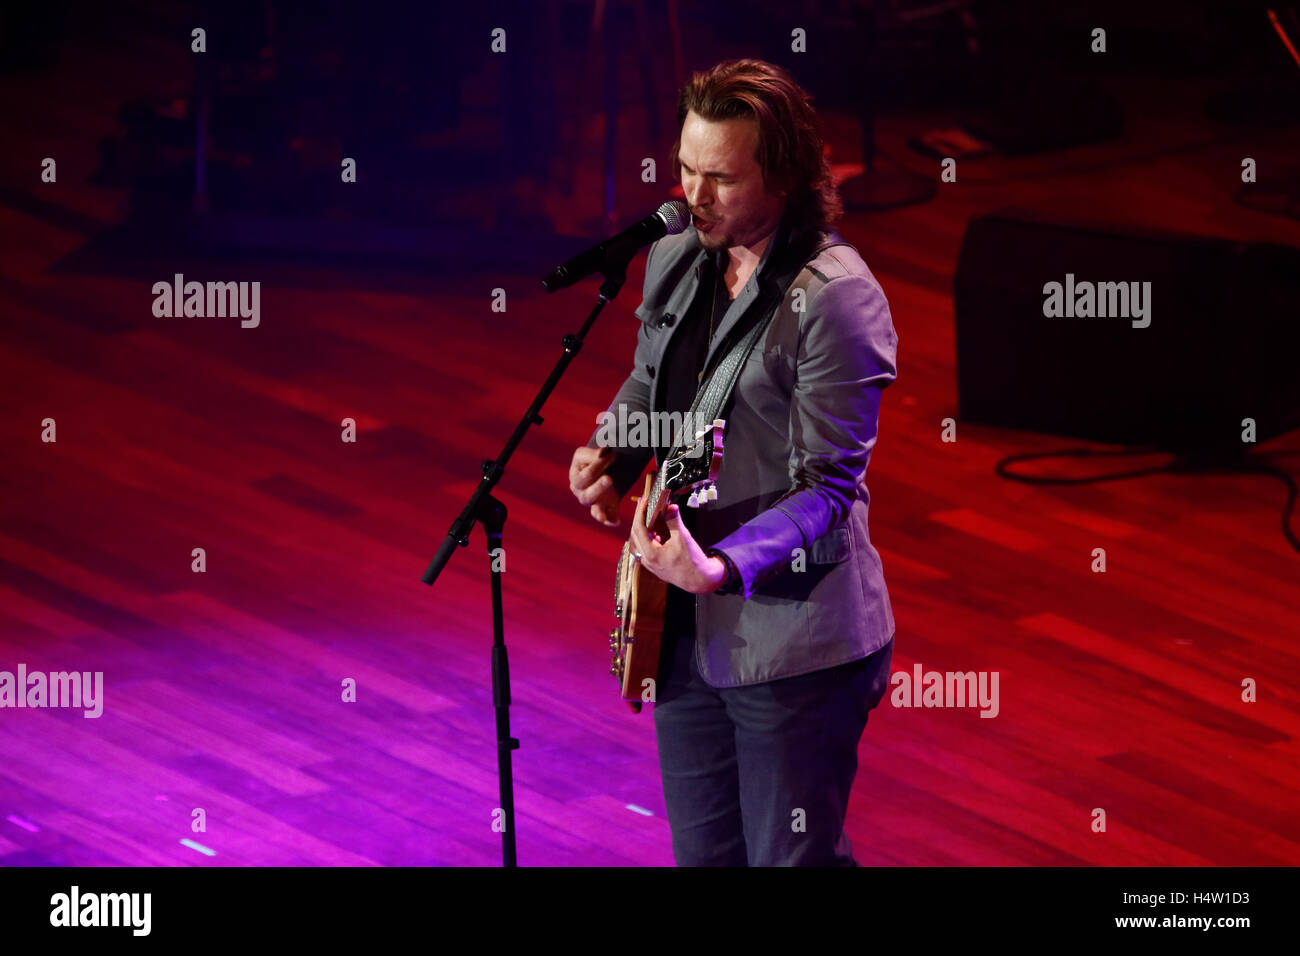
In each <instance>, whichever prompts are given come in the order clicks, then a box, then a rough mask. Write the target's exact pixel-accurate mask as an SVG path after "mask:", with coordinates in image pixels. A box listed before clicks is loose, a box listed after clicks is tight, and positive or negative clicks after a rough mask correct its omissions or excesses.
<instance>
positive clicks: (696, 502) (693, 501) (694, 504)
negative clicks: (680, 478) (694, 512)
mask: <svg viewBox="0 0 1300 956" xmlns="http://www.w3.org/2000/svg"><path fill="white" fill-rule="evenodd" d="M699 506H700V496H699V492H695V491H692V492H691V496H690V497H689V498H687V499H686V507H688V508H698V507H699Z"/></svg>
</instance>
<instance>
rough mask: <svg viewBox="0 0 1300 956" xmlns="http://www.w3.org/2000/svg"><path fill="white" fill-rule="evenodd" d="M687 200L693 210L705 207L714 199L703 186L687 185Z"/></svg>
mask: <svg viewBox="0 0 1300 956" xmlns="http://www.w3.org/2000/svg"><path fill="white" fill-rule="evenodd" d="M685 192H686V202H687V203H688V204H689V205H690V207H691V209H692V211H694V210H696V209H703V208H704V207H705V206H707V205H708V204H709V202H710V201H711V200H712V198H713V197H712V196H710V195H709V194H708V192H706V191H705V189H704V187H703V186H696V187H695V188H694V189H692V188H690V187H687V188H686V190H685Z"/></svg>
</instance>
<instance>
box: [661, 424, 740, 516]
mask: <svg viewBox="0 0 1300 956" xmlns="http://www.w3.org/2000/svg"><path fill="white" fill-rule="evenodd" d="M726 427H727V423H726V422H724V421H723V420H722V419H721V418H715V419H714V420H713V424H712V425H710V426H708V427H707V428H703V429H701V430H700V431H698V432H696V433H695V438H694V440H693V441H692V442H691V443H690V444H689V445H687V446H686V447H685V448H684V449H683V450H682V452H681V454H680V455H676V456H675V457H673V458H669V459H668V460H667V461H665V462H664V466H663V471H664V490H665V491H667V492H668V493H669V494H670V495H673V496H674V497H676V496H680V495H681V494H683V493H685V492H686V491H687V490H688V489H689V490H690V493H691V496H690V498H689V499H688V500H687V502H686V505H687V507H689V508H698V507H699V506H700V505H702V504H705V503H706V502H709V501H714V500H715V499H716V498H717V497H718V488H717V481H718V469H719V468H720V467H721V466H722V436H723V431H724V429H725V428H726Z"/></svg>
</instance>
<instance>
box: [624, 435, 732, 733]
mask: <svg viewBox="0 0 1300 956" xmlns="http://www.w3.org/2000/svg"><path fill="white" fill-rule="evenodd" d="M725 427H726V423H725V422H724V421H723V420H722V419H720V418H715V419H714V420H713V424H712V425H710V426H709V427H708V428H705V429H704V430H702V431H700V432H698V433H697V434H696V435H695V440H694V441H693V442H692V443H691V444H690V445H688V446H687V447H686V448H685V450H683V451H682V452H681V454H679V455H677V456H675V457H672V458H669V459H667V460H666V461H665V462H664V464H663V467H662V468H660V469H659V471H657V472H656V473H655V474H653V475H647V476H646V480H645V490H644V492H643V493H644V494H645V496H646V508H645V523H646V527H647V528H650V529H652V530H654V531H656V532H657V533H658V534H659V538H660V540H664V539H666V538H667V537H668V527H667V524H666V522H665V521H664V511H665V510H666V509H667V506H668V503H669V501H671V500H673V499H675V498H680V497H682V496H684V495H685V494H686V493H687V491H689V492H690V497H689V500H688V501H687V502H686V504H687V506H688V507H691V508H694V507H698V506H699V505H701V504H704V503H706V502H709V501H713V500H714V499H716V498H717V497H718V489H717V480H718V469H719V467H720V466H721V464H722V434H723V429H724V428H725ZM667 600H668V585H667V584H666V583H664V582H663V581H661V580H660V579H659V578H657V577H655V576H654V575H653V574H651V573H650V572H649V571H643V570H642V568H641V562H640V561H639V560H638V559H637V558H636V556H635V551H634V549H633V546H632V539H631V538H629V539H628V541H627V543H626V544H624V545H623V553H622V554H621V555H620V556H619V559H618V570H617V572H616V573H615V576H614V617H615V618H616V619H617V620H618V625H617V626H616V627H614V628H613V629H612V630H611V631H610V632H609V649H610V651H611V652H612V654H613V663H611V665H610V668H609V670H610V673H611V674H613V675H614V677H615V678H617V679H618V683H619V691H620V693H621V694H622V696H623V700H625V701H627V702H628V705H629V706H630V707H631V708H632V711H633V712H634V713H638V714H639V713H640V712H641V704H642V701H643V699H644V698H643V694H644V693H645V691H646V690H647V689H650V690H651V696H650V698H649V699H651V700H653V699H654V697H653V693H654V691H653V688H654V687H655V683H654V682H655V681H656V680H657V679H658V676H659V650H660V647H661V645H662V643H663V630H664V611H665V607H666V604H667Z"/></svg>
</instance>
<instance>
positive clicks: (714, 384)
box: [664, 232, 851, 461]
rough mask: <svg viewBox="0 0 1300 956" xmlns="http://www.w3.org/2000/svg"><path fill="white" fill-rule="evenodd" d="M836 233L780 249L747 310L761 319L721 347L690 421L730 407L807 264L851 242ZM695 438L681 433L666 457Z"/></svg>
mask: <svg viewBox="0 0 1300 956" xmlns="http://www.w3.org/2000/svg"><path fill="white" fill-rule="evenodd" d="M836 235H837V234H831V235H826V234H823V233H819V232H804V233H801V234H799V235H798V236H797V237H795V238H794V239H792V240H791V241H790V242H789V243H788V244H787V245H786V247H785V249H784V250H779V253H780V255H781V262H782V266H781V269H780V271H778V272H777V273H776V275H775V276H774V277H773V279H772V281H771V282H770V283H766V284H765V285H766V288H765V290H764V292H763V294H761V295H759V297H758V298H757V299H756V300H755V301H754V302H753V303H752V304H751V305H750V307H749V309H747V310H746V314H749V313H753V312H757V314H758V316H759V318H758V321H756V322H754V323H753V326H752V327H751V328H750V329H749V331H748V332H747V333H745V334H744V335H743V336H740V337H738V338H736V339H735V342H734V343H733V344H732V346H731V348H730V349H727V350H726V351H725V355H723V350H722V349H719V350H718V352H717V353H716V354H717V355H723V358H722V361H720V362H718V361H716V360H715V362H714V367H713V371H712V372H711V373H710V374H709V377H708V379H706V380H705V382H704V384H703V385H702V386H700V390H699V391H698V392H696V394H695V401H694V402H692V403H691V410H690V413H689V414H688V415H687V418H686V421H687V422H689V423H695V422H711V421H713V420H714V419H716V418H718V417H719V416H720V415H721V414H722V410H723V409H724V408H726V407H727V402H728V401H729V400H730V398H731V393H732V390H733V389H735V387H736V382H737V381H739V380H740V371H741V369H742V368H743V367H744V364H745V361H746V360H747V359H748V358H749V353H750V352H751V351H752V350H753V348H754V345H755V343H757V342H758V340H759V339H760V338H761V337H762V335H763V332H764V331H766V329H767V325H768V323H769V322H771V321H772V318H773V317H774V316H775V315H776V307H777V305H778V304H779V303H780V302H781V301H782V300H783V299H784V298H785V295H786V293H787V292H788V291H789V290H790V285H791V284H792V283H793V282H794V280H795V279H796V278H797V277H798V275H799V273H800V272H802V271H803V268H804V266H806V265H807V264H808V262H809V261H810V260H812V259H814V258H816V257H817V256H819V255H821V254H822V253H823V252H825V251H826V250H827V249H830V248H831V247H833V246H847V245H851V244H850V243H848V242H845V241H844V240H843V239H840V238H836ZM744 325H745V323H744V320H743V319H742V321H740V322H738V323H736V327H735V330H733V333H732V334H733V336H735V334H736V332H737V331H738V330H740V329H742V328H743V327H744ZM715 359H716V356H715ZM694 438H695V436H694V435H693V434H682V435H680V436H679V440H678V443H677V444H676V445H675V446H674V447H673V449H672V451H671V452H670V453H669V455H668V458H666V459H664V460H665V461H667V460H668V459H670V458H674V457H676V456H677V455H678V454H680V453H681V452H682V450H683V443H684V442H685V443H689V442H691V441H693V440H694Z"/></svg>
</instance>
